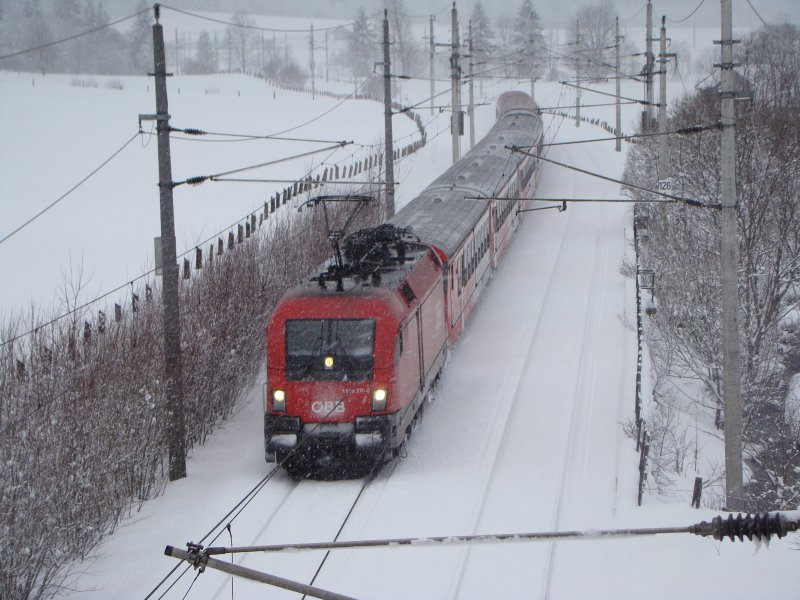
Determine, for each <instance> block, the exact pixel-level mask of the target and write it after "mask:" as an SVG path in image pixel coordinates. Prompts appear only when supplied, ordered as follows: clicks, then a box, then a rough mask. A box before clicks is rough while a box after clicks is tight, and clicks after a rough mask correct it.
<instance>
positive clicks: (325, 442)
mask: <svg viewBox="0 0 800 600" xmlns="http://www.w3.org/2000/svg"><path fill="white" fill-rule="evenodd" d="M541 139H542V125H541V118H540V116H539V114H538V109H537V107H536V105H535V103H534V102H533V100H532V99H531V98H530V96H528V95H527V94H524V93H522V92H509V93H506V94H503V95H502V96H501V97H500V99H499V100H498V118H497V122H496V124H495V125H494V127H493V128H492V130H491V131H490V132H489V134H488V135H487V136H486V137H485V138H484V139H483V140H481V141H480V142H479V143H478V144H476V145H475V147H474V148H473V149H472V150H470V152H468V153H467V154H466V155H465V156H464V158H462V159H461V160H460V161H458V162H457V163H456V164H454V165H453V166H452V167H451V168H450V169H448V170H447V171H446V172H445V173H444V174H443V175H442V176H440V177H439V178H438V179H437V180H436V181H434V182H433V183H432V184H431V185H430V186H428V187H427V188H426V189H425V190H424V191H423V192H422V193H421V194H420V195H419V196H418V197H417V198H415V199H414V200H412V201H411V202H409V203H408V204H407V205H406V206H405V207H404V208H403V209H402V210H400V211H399V212H398V213H397V214H396V215H395V216H394V217H393V218H392V219H391V220H390V222H389V223H386V224H384V225H380V226H378V227H375V228H370V229H364V230H361V231H357V232H355V233H353V234H352V235H350V236H348V237H347V238H346V239H345V241H344V251H343V254H344V256H343V257H342V256H341V254H342V253H340V252H338V251H337V252H336V255H337V256H336V262H335V263H334V264H333V265H332V266H331V267H329V268H328V270H327V271H326V272H324V273H322V274H319V275H316V276H313V277H311V278H310V280H309V281H307V282H306V283H304V284H302V285H300V286H298V287H296V288H294V289H292V290H291V291H289V292H287V294H286V295H284V297H283V298H282V299H281V300H280V302H279V303H278V305H277V306H276V308H275V310H274V311H273V313H272V316H271V318H270V321H269V325H268V327H267V339H268V343H267V384H266V398H265V418H264V436H265V444H266V456H267V460H268V461H271V460H277V461H278V462H281V463H282V464H283V466H284V468H286V470H287V471H288V472H289V473H290V474H293V475H302V474H303V473H308V472H309V470H314V469H316V468H318V467H319V466H333V465H340V466H349V465H359V466H364V465H367V466H369V465H378V464H380V463H381V461H383V460H385V459H388V458H391V457H392V456H393V455H394V454H395V453H396V452H397V450H398V449H399V448H400V446H401V445H402V443H403V442H404V440H405V439H406V437H407V436H408V435H409V433H410V432H411V429H412V427H413V425H414V424H415V421H416V419H417V418H418V416H419V414H421V410H420V409H421V408H422V406H423V403H424V401H425V399H426V397H427V396H428V395H429V394H430V393H431V389H432V387H433V385H434V383H435V381H436V379H437V378H438V376H439V373H440V372H441V368H442V366H443V365H444V361H445V358H446V353H447V349H448V346H449V345H451V344H452V343H453V342H454V341H455V340H456V339H457V337H458V335H459V334H460V332H461V330H462V329H463V326H464V322H465V320H466V318H467V316H468V314H469V312H470V311H471V309H472V308H473V307H474V305H475V302H476V300H477V298H478V296H479V294H480V291H481V290H482V289H483V287H484V286H485V285H486V284H487V282H488V280H489V279H490V277H491V274H492V273H493V271H494V268H495V266H496V265H497V261H498V259H499V257H500V255H501V254H502V252H503V251H504V249H505V248H506V246H507V244H508V240H509V238H510V236H511V234H512V233H513V231H514V229H515V228H516V225H517V223H518V219H519V213H518V212H517V211H516V210H515V207H516V202H515V201H514V200H496V199H495V198H503V197H508V198H518V197H530V195H531V194H532V191H533V186H534V183H535V175H536V161H535V159H533V158H531V157H530V156H526V155H522V154H512V153H511V152H510V151H509V150H508V149H507V146H510V145H515V146H519V147H527V148H531V149H533V150H537V149H539V145H540V144H541ZM476 197H477V198H481V197H483V198H487V199H486V200H475V199H474V198H476Z"/></svg>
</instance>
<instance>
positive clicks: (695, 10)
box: [667, 0, 706, 23]
mask: <svg viewBox="0 0 800 600" xmlns="http://www.w3.org/2000/svg"><path fill="white" fill-rule="evenodd" d="M705 1H706V0H700V4H698V5H697V6H696V7H695V9H694V10H693V11H692V12H690V13H689V14H688V15H686V16H685V17H684V18H683V19H678V20H677V21H673V20H672V19H669V18H668V19H667V21H669V22H670V23H683V22H684V21H688V20H689V19H690V18H692V15H694V13H696V12H697V11H698V10H700V7H701V6H703V3H704V2H705Z"/></svg>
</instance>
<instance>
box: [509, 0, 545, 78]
mask: <svg viewBox="0 0 800 600" xmlns="http://www.w3.org/2000/svg"><path fill="white" fill-rule="evenodd" d="M512 43H513V47H514V51H515V53H516V55H515V60H516V61H518V73H519V76H520V78H524V79H532V80H533V79H535V78H537V77H538V76H539V74H540V73H541V70H542V65H544V64H545V56H546V53H547V50H546V47H545V42H544V35H543V33H542V21H541V19H540V18H539V13H538V12H537V11H536V8H534V6H533V2H532V0H522V4H521V5H520V7H519V10H517V14H516V19H515V21H514V36H513V38H512ZM531 89H533V82H531Z"/></svg>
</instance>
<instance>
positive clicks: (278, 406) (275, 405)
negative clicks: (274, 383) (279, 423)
mask: <svg viewBox="0 0 800 600" xmlns="http://www.w3.org/2000/svg"><path fill="white" fill-rule="evenodd" d="M272 410H276V411H279V412H286V392H284V391H283V390H275V391H274V392H272Z"/></svg>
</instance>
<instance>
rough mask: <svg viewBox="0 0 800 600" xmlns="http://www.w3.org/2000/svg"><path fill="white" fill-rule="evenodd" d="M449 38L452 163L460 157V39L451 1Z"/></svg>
mask: <svg viewBox="0 0 800 600" xmlns="http://www.w3.org/2000/svg"><path fill="white" fill-rule="evenodd" d="M450 26H451V38H450V40H451V41H450V45H451V47H452V52H451V54H450V78H451V81H452V94H453V96H452V102H451V104H452V114H451V116H450V131H451V133H452V134H453V164H455V163H456V162H458V159H459V158H461V139H460V137H459V136H460V135H461V134H462V133H463V132H462V131H461V124H462V122H463V121H462V118H461V66H460V65H459V64H458V52H459V47H460V41H459V38H458V11H457V10H456V3H455V2H453V11H452V13H451V24H450Z"/></svg>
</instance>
